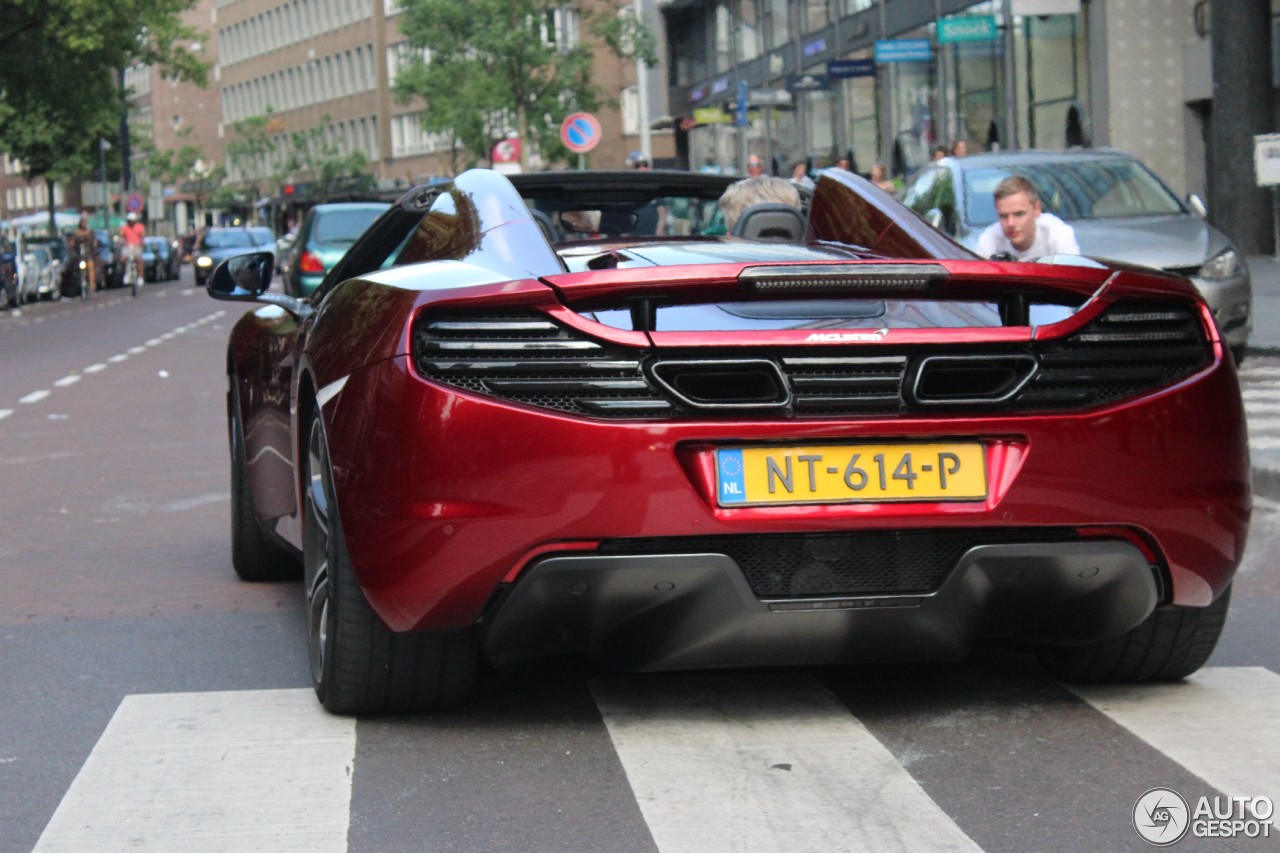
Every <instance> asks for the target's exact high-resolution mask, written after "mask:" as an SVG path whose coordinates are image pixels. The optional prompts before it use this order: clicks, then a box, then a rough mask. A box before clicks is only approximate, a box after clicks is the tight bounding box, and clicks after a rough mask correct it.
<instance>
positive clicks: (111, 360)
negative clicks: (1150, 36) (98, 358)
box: [107, 353, 129, 364]
mask: <svg viewBox="0 0 1280 853" xmlns="http://www.w3.org/2000/svg"><path fill="white" fill-rule="evenodd" d="M128 357H129V356H127V355H125V354H124V353H120V354H119V355H113V356H111V358H109V359H107V363H108V364H119V363H120V362H122V361H124V360H125V359H127V358H128Z"/></svg>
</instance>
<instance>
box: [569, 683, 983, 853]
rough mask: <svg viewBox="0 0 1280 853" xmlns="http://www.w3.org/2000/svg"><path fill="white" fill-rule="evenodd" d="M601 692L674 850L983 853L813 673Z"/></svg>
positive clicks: (618, 686) (613, 733) (648, 815)
mask: <svg viewBox="0 0 1280 853" xmlns="http://www.w3.org/2000/svg"><path fill="white" fill-rule="evenodd" d="M591 691H592V693H593V694H594V696H595V699H596V704H597V706H598V707H599V709H600V712H601V715H602V716H603V718H604V722H605V725H606V726H607V727H608V730H609V736H610V738H611V739H612V740H613V745H614V749H615V750H616V752H617V754H618V756H619V758H620V760H621V762H622V766H623V769H624V770H625V771H626V774H627V779H628V780H629V781H630V783H631V788H632V791H633V792H634V793H635V796H636V801H637V802H638V803H639V805H640V810H641V812H642V813H643V814H644V817H645V821H646V823H648V825H649V830H650V832H651V833H652V835H653V839H654V842H655V843H656V844H657V846H658V849H659V850H660V851H662V853H685V851H688V853H707V851H709V850H734V851H743V853H746V851H778V850H823V851H838V850H930V851H952V850H954V851H960V850H964V851H975V850H980V849H981V848H980V847H978V845H977V844H975V843H974V842H973V840H972V839H970V838H969V837H968V836H967V835H965V833H964V832H963V831H961V829H960V828H959V827H958V826H957V825H956V824H955V822H954V821H952V820H951V818H950V817H949V816H948V815H947V814H946V813H945V812H943V811H942V809H941V808H939V806H938V805H937V804H936V803H935V802H934V801H933V800H932V799H931V798H930V797H929V795H928V794H926V793H925V792H924V790H923V789H922V788H921V787H920V786H919V784H917V783H916V782H915V780H914V779H912V778H911V776H910V774H908V773H907V771H906V770H905V769H903V767H902V766H901V765H900V764H899V763H898V761H897V760H896V759H895V758H894V757H893V755H892V754H891V753H890V752H889V750H888V749H886V748H885V746H884V745H883V744H881V743H880V742H879V741H878V740H876V738H875V737H874V736H873V735H872V734H871V733H870V732H868V731H867V729H866V727H865V726H863V725H862V723H860V722H858V720H857V719H855V718H854V717H853V716H852V715H851V714H850V713H849V711H848V709H847V708H845V707H844V706H843V705H842V704H840V702H839V701H838V700H837V699H836V698H835V697H834V696H832V695H831V694H830V693H829V692H827V690H826V689H825V688H824V687H823V686H822V685H821V683H820V682H818V680H817V679H816V678H814V677H813V676H809V675H804V674H796V675H794V676H786V677H781V678H780V677H779V676H777V675H776V674H775V675H724V676H710V675H705V674H697V675H688V676H681V675H676V676H652V677H644V678H636V677H630V678H625V679H621V678H620V679H601V680H594V681H592V683H591Z"/></svg>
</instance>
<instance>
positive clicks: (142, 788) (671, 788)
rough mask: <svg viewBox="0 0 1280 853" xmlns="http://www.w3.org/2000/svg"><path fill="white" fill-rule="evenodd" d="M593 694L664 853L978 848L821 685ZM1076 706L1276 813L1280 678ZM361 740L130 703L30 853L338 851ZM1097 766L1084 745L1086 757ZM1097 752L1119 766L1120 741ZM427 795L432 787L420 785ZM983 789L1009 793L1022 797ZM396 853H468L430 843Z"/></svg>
mask: <svg viewBox="0 0 1280 853" xmlns="http://www.w3.org/2000/svg"><path fill="white" fill-rule="evenodd" d="M589 691H590V695H591V697H592V699H593V700H594V702H595V705H596V707H597V709H598V712H599V716H600V721H601V724H602V726H603V727H604V728H605V730H606V731H607V733H608V738H609V743H611V745H612V748H613V750H614V752H615V753H616V759H617V761H618V763H620V765H621V767H622V769H623V772H624V773H625V776H626V781H627V783H628V784H629V786H630V789H631V793H632V795H633V796H634V798H635V803H636V804H637V805H638V806H639V810H640V813H641V814H642V815H643V819H644V823H645V824H647V828H648V830H649V833H650V835H651V836H652V840H653V844H654V847H655V848H656V849H657V850H658V851H660V853H685V852H686V851H688V853H715V851H743V853H756V851H758V853H774V852H775V851H788V853H790V851H824V853H826V851H833V853H834V851H917V850H920V851H925V850H927V851H931V852H932V851H976V850H982V849H984V848H983V847H982V846H981V845H980V844H979V843H978V842H977V841H975V840H974V838H973V837H971V833H970V832H968V831H966V829H965V828H962V827H964V826H971V825H973V821H974V820H975V818H974V816H973V815H957V814H949V813H947V811H946V810H945V809H944V807H943V806H942V805H941V804H940V803H939V802H937V801H936V800H935V798H934V797H933V796H931V794H930V792H929V791H928V790H927V789H926V786H925V785H924V784H922V782H920V781H918V780H917V779H916V778H915V776H913V773H912V764H913V762H912V760H911V756H908V755H904V754H902V753H901V751H899V752H898V753H896V754H895V753H894V752H893V751H891V749H890V748H889V747H888V746H887V745H886V744H885V743H883V742H882V741H881V740H880V739H879V738H878V737H877V736H876V734H875V731H874V728H873V727H871V726H869V725H866V724H864V722H863V721H861V720H859V719H858V718H857V717H856V716H855V715H854V714H853V713H851V712H850V710H849V708H848V707H847V706H846V705H845V704H843V703H842V702H841V701H840V700H839V699H837V698H836V696H835V695H834V694H833V693H832V692H830V690H829V689H828V687H827V686H826V684H824V682H823V681H822V679H821V678H820V677H819V676H818V675H817V674H814V673H811V672H806V671H801V672H781V673H778V672H763V673H706V674H698V673H693V674H691V673H679V674H672V675H669V676H665V675H658V676H645V677H638V676H604V677H595V678H592V679H590V680H589ZM1075 693H1076V694H1077V695H1078V697H1079V698H1078V701H1077V702H1076V703H1075V704H1076V705H1078V706H1079V708H1080V709H1087V713H1096V714H1098V715H1101V717H1102V718H1104V719H1105V720H1106V721H1108V724H1109V725H1113V726H1114V727H1116V729H1117V731H1119V730H1123V731H1126V732H1129V733H1132V735H1133V736H1134V737H1136V738H1138V739H1140V740H1141V741H1143V742H1145V743H1146V744H1149V745H1150V746H1151V747H1152V748H1153V749H1155V750H1158V751H1159V752H1160V753H1162V754H1163V756H1164V757H1165V758H1167V759H1169V760H1171V761H1172V762H1174V763H1176V764H1177V765H1180V766H1181V767H1182V768H1185V770H1186V771H1188V772H1189V773H1190V774H1192V775H1193V776H1196V777H1199V779H1202V780H1204V782H1206V783H1207V784H1208V785H1210V786H1212V788H1213V789H1214V790H1215V791H1217V792H1220V793H1222V794H1223V795H1225V796H1227V797H1249V798H1256V797H1269V798H1271V801H1274V800H1277V799H1280V737H1277V736H1276V735H1275V732H1276V731H1277V730H1278V727H1280V676H1278V675H1277V674H1276V673H1274V672H1272V671H1270V670H1268V669H1265V668H1261V667H1211V668H1206V669H1203V670H1201V671H1200V672H1199V673H1197V674H1195V675H1193V676H1192V677H1191V678H1189V679H1187V680H1186V681H1185V682H1182V683H1176V684H1168V685H1139V686H1106V687H1091V688H1087V689H1086V688H1079V689H1076V691H1075ZM1068 695H1069V694H1068ZM1045 710H1046V709H1045V708H1043V707H1042V708H1040V712H1042V713H1043V712H1044V711H1045ZM957 711H961V712H962V711H963V709H957V708H954V707H951V708H948V707H946V706H945V703H944V704H942V705H940V706H939V707H938V708H937V709H936V710H934V711H931V712H930V713H931V714H932V716H933V719H928V718H926V719H922V720H919V721H917V724H918V725H920V726H921V727H922V728H923V729H931V728H943V727H946V726H948V725H950V723H949V722H948V720H949V719H950V718H952V717H954V715H955V714H956V713H957ZM917 713H918V712H917ZM1018 713H1019V714H1020V713H1023V711H1022V710H1019V711H1018ZM1072 713H1078V712H1077V711H1072ZM490 722H491V721H490ZM1007 724H1008V720H1007V719H1006V720H1004V721H1003V722H1000V723H995V722H993V725H1007ZM451 725H457V723H453V724H451ZM359 729H360V727H359V722H358V721H356V720H352V719H349V718H341V717H334V716H331V715H329V714H326V713H325V712H324V711H323V710H322V709H321V708H320V706H319V705H318V703H317V702H316V701H315V697H314V695H313V694H312V692H311V691H310V690H306V689H292V690H258V691H241V692H220V693H181V694H154V695H132V696H128V697H127V698H126V699H125V700H124V701H123V702H122V703H121V704H120V706H119V707H118V709H117V710H116V713H115V715H114V716H113V717H112V719H111V721H110V723H109V724H108V725H107V727H106V730H105V731H104V732H103V734H102V736H101V738H100V739H99V740H98V742H97V745H96V746H95V747H94V748H93V750H92V752H91V753H90V755H89V756H88V759H87V760H86V761H85V762H84V764H83V766H82V768H81V770H80V772H79V775H78V776H76V778H75V780H74V782H73V783H72V784H71V786H70V788H69V789H68V790H67V792H66V794H65V796H64V797H63V799H62V802H61V804H60V805H59V806H58V808H57V810H56V812H55V813H54V815H53V817H52V818H51V819H50V821H49V822H48V824H47V826H46V827H45V830H44V832H43V834H42V835H41V837H40V840H39V842H38V844H37V846H36V848H35V849H36V851H39V853H49V852H50V851H71V850H75V851H83V850H94V851H123V850H130V851H138V850H143V851H146V850H155V851H171V850H184V851H196V853H201V851H226V850H270V851H289V850H307V851H335V853H336V852H337V851H345V850H347V849H348V835H349V831H350V827H351V820H352V818H351V815H352V802H353V775H354V776H355V777H356V778H357V779H358V778H359V777H360V774H366V775H367V774H377V773H378V768H377V767H376V766H363V765H360V764H359V763H358V760H357V745H358V741H359ZM996 734H997V737H998V733H996ZM403 735H404V736H405V737H415V738H421V737H424V736H425V737H438V736H440V730H439V729H438V728H436V727H435V725H434V724H433V723H432V722H431V721H430V719H429V718H427V719H424V720H422V721H421V725H420V726H415V725H414V721H413V720H409V721H406V725H405V726H404V732H403ZM997 742H998V741H997ZM554 748H555V747H551V746H548V749H554ZM1097 748H1098V745H1097V744H1090V743H1081V744H1080V749H1081V750H1082V751H1087V750H1089V749H1097ZM1101 748H1102V750H1103V751H1104V752H1105V751H1107V749H1114V748H1115V746H1114V739H1112V740H1111V741H1110V742H1109V743H1108V744H1104V745H1102V747H1101ZM548 754H550V753H548ZM1117 757H1119V758H1120V759H1121V763H1124V761H1123V756H1114V755H1113V756H1106V757H1105V760H1114V759H1116V758H1117ZM1075 758H1077V757H1076V756H1064V755H1055V756H1051V759H1052V760H1053V761H1055V763H1056V764H1058V765H1060V766H1061V767H1062V768H1063V770H1064V776H1063V785H1064V787H1066V786H1068V785H1069V784H1070V782H1071V781H1073V780H1071V779H1069V778H1068V777H1067V774H1066V768H1067V767H1070V766H1073V765H1072V763H1071V762H1072V761H1073V760H1074V759H1075ZM1037 760H1038V759H1037ZM1095 763H1097V761H1096V760H1095ZM1089 764H1090V762H1089V761H1088V760H1085V761H1083V762H1082V765H1083V766H1089ZM357 771H358V772H357ZM458 772H460V771H459V769H458V768H454V769H453V770H451V771H450V773H449V774H444V776H443V777H442V778H441V779H440V783H441V784H446V785H447V784H448V778H447V777H448V775H452V774H456V773H458ZM433 777H434V774H424V775H423V776H422V784H423V785H424V786H429V785H430V784H432V781H433ZM1183 778H1184V779H1185V778H1187V777H1183ZM976 782H977V779H976V778H975V780H974V783H975V784H976ZM983 782H984V783H985V784H991V783H998V784H1000V785H1009V786H1015V787H1016V786H1017V785H1018V784H1019V779H1017V778H1007V779H998V780H996V779H983ZM1088 782H1089V785H1090V786H1091V787H1092V786H1106V785H1107V784H1108V780H1107V779H1105V778H1092V779H1089V780H1088ZM1112 784H1115V783H1114V782H1113V783H1112ZM1168 784H1170V780H1169V779H1168V778H1167V777H1163V776H1162V777H1161V778H1150V779H1145V778H1144V779H1141V780H1140V781H1139V783H1138V787H1139V788H1142V786H1145V788H1143V789H1138V790H1128V788H1129V787H1134V786H1133V785H1132V784H1129V785H1127V786H1125V785H1122V786H1120V787H1119V789H1117V790H1115V792H1114V795H1113V796H1114V813H1113V814H1112V815H1110V816H1109V817H1111V818H1118V817H1119V816H1123V821H1122V822H1119V823H1117V826H1118V827H1120V829H1118V830H1117V831H1118V832H1123V833H1124V834H1125V837H1123V838H1115V839H1113V840H1114V842H1115V843H1114V844H1113V845H1112V846H1111V849H1130V848H1133V849H1136V848H1138V847H1140V846H1141V845H1140V843H1139V839H1138V836H1137V835H1129V834H1128V832H1129V830H1130V828H1131V823H1130V821H1131V814H1130V813H1131V810H1132V809H1133V808H1134V801H1135V800H1136V798H1137V797H1138V796H1139V795H1141V794H1142V793H1143V790H1144V789H1149V788H1154V787H1158V786H1161V785H1168ZM1183 793H1185V794H1188V796H1189V798H1190V792H1188V791H1184V792H1183ZM438 797H439V794H438V793H433V792H431V791H420V792H417V794H416V797H415V798H414V799H416V800H420V801H422V802H425V803H426V804H427V808H429V807H430V804H431V803H432V802H439V801H440V800H439V799H438ZM410 799H411V798H410V797H409V796H408V794H407V792H406V801H409V800H410ZM1050 799H1051V798H1050ZM500 800H501V797H500V796H498V795H497V794H496V793H495V802H493V803H477V804H476V807H477V808H478V809H485V810H487V809H501V808H502V807H503V803H502V802H501V801H500ZM1108 802H1110V800H1108ZM1052 806H1053V802H1046V804H1045V807H1046V809H1048V808H1051V807H1052ZM1099 817H1100V816H1097V815H1094V816H1092V817H1088V818H1085V817H1082V819H1089V820H1098V819H1099ZM1104 817H1105V816H1104ZM600 820H601V821H608V820H609V815H607V814H604V815H601V816H600ZM1274 820H1275V818H1274V816H1271V822H1272V823H1273V824H1274ZM511 832H512V839H511V846H510V847H509V848H504V849H512V850H516V849H528V848H527V847H526V846H525V843H526V842H527V840H528V835H529V833H532V832H536V827H529V826H513V827H512V829H511ZM1276 834H1277V838H1280V831H1278V832H1277V833H1276ZM522 836H523V838H524V839H525V841H524V842H522V841H521V838H522ZM1038 840H1039V839H1035V838H1026V839H1022V840H1021V841H1019V840H1017V839H1012V838H1011V840H1010V842H1009V844H1010V846H1007V847H1006V846H1004V845H999V847H1000V849H1031V848H1032V847H1037V848H1039V845H1038V844H1037V843H1036V842H1037V841H1038ZM1259 842H1260V843H1259V844H1257V845H1255V846H1251V847H1249V848H1248V849H1251V850H1252V849H1259V850H1266V849H1276V847H1275V843H1276V840H1275V839H1271V840H1270V841H1265V840H1261V839H1260V840H1259ZM403 843H404V839H397V840H396V844H397V845H402V844H403ZM996 846H997V845H989V848H990V847H996ZM394 849H418V850H433V849H467V848H466V846H465V844H464V845H462V846H458V845H457V844H456V843H454V844H453V845H446V844H444V843H440V844H437V843H434V842H433V839H432V837H430V835H429V834H426V833H424V834H422V835H420V836H419V837H417V838H415V839H414V840H413V843H412V844H411V845H410V846H409V847H407V848H406V847H403V846H397V847H395V848H394ZM1039 849H1052V848H1051V847H1050V848H1039ZM1068 849H1069V848H1068ZM1201 849H1203V848H1201Z"/></svg>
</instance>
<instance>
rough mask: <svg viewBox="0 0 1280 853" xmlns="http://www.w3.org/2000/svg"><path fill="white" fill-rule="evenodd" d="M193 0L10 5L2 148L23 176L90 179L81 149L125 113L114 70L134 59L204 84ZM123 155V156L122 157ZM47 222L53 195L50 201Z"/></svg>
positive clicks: (1, 71) (1, 45)
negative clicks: (191, 15) (189, 16)
mask: <svg viewBox="0 0 1280 853" xmlns="http://www.w3.org/2000/svg"><path fill="white" fill-rule="evenodd" d="M193 2H194V0H112V2H110V3H102V2H98V0H8V1H7V2H6V3H5V5H4V14H3V15H0V149H2V150H4V151H5V152H6V153H8V154H9V155H10V156H12V157H14V158H16V159H18V160H19V161H21V162H22V164H23V166H24V167H25V170H26V173H27V176H28V177H29V178H39V177H43V178H45V179H46V180H48V181H52V180H57V179H65V178H72V177H78V176H82V175H84V176H87V175H88V174H91V173H92V170H93V168H94V164H95V163H96V158H95V157H87V156H85V155H86V152H88V151H96V149H93V148H92V147H91V146H92V144H93V143H94V142H96V139H97V137H98V135H99V134H103V135H113V134H114V132H115V131H114V130H113V129H112V127H113V125H114V124H115V123H116V122H117V121H119V119H120V116H122V115H123V114H124V111H125V108H126V103H125V100H124V97H125V93H123V92H120V91H119V90H118V87H117V86H116V82H115V81H116V79H117V75H118V74H119V72H120V69H122V68H125V67H126V66H128V65H129V64H131V63H132V62H135V61H142V62H145V63H149V64H152V65H156V66H158V67H160V68H161V69H162V70H164V71H165V72H166V73H168V74H170V75H171V76H175V77H179V78H182V79H190V80H194V81H196V82H197V83H200V84H202V85H203V83H204V82H205V79H206V75H207V70H208V65H207V63H204V62H202V61H201V60H200V59H199V57H198V56H197V55H196V54H195V53H194V52H193V51H192V50H191V49H190V46H191V45H193V44H195V43H196V42H199V41H200V40H201V38H202V37H201V36H200V34H199V33H198V32H196V31H195V30H194V29H192V28H190V27H186V26H184V25H183V24H182V21H181V18H180V13H181V12H182V11H184V10H185V9H187V8H189V7H190V6H191V5H192V4H193ZM122 154H123V152H122ZM50 221H51V222H52V197H51V201H50Z"/></svg>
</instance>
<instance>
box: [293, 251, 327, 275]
mask: <svg viewBox="0 0 1280 853" xmlns="http://www.w3.org/2000/svg"><path fill="white" fill-rule="evenodd" d="M298 270H299V272H324V261H322V260H320V256H319V255H317V254H316V253H315V252H312V251H310V250H307V251H304V252H303V253H302V257H300V258H298Z"/></svg>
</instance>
